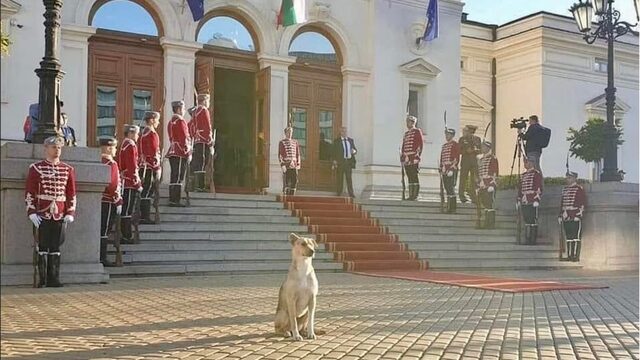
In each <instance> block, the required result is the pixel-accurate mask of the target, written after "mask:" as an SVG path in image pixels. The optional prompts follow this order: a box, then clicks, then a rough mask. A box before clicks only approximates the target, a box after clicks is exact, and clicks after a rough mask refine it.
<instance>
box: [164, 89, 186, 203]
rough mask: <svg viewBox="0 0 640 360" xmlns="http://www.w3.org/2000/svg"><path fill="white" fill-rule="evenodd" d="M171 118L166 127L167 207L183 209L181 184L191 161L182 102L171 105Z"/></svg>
mask: <svg viewBox="0 0 640 360" xmlns="http://www.w3.org/2000/svg"><path fill="white" fill-rule="evenodd" d="M171 108H172V109H173V116H172V117H171V120H169V124H168V125H167V134H168V135H169V143H170V144H171V145H169V152H168V153H167V157H169V165H170V166H171V179H170V182H169V206H178V207H184V206H185V205H184V204H182V203H180V199H181V198H182V184H183V183H184V177H185V174H186V171H187V167H188V164H189V162H190V161H191V136H190V135H189V128H188V127H187V122H186V121H185V120H184V118H183V116H184V101H182V100H178V101H174V102H172V103H171Z"/></svg>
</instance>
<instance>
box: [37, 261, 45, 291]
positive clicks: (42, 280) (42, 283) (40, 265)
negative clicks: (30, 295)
mask: <svg viewBox="0 0 640 360" xmlns="http://www.w3.org/2000/svg"><path fill="white" fill-rule="evenodd" d="M38 276H39V277H40V279H39V280H40V281H38V285H37V286H38V287H39V288H41V287H45V286H47V254H46V253H45V254H38Z"/></svg>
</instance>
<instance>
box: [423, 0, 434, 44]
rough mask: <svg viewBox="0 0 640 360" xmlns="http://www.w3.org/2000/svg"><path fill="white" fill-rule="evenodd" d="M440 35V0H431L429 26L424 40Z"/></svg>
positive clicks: (428, 8)
mask: <svg viewBox="0 0 640 360" xmlns="http://www.w3.org/2000/svg"><path fill="white" fill-rule="evenodd" d="M437 37H438V0H429V5H428V6H427V26H425V29H424V35H422V40H424V41H430V40H433V39H435V38H437Z"/></svg>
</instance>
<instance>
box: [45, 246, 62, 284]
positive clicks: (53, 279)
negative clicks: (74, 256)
mask: <svg viewBox="0 0 640 360" xmlns="http://www.w3.org/2000/svg"><path fill="white" fill-rule="evenodd" d="M47 260H48V261H47V265H48V266H47V275H48V277H47V287H62V286H63V285H62V283H61V282H60V254H59V253H58V254H49V258H48V259H47Z"/></svg>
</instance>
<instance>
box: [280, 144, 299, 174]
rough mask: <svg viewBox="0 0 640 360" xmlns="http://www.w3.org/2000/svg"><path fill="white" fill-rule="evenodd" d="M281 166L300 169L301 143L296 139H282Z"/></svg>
mask: <svg viewBox="0 0 640 360" xmlns="http://www.w3.org/2000/svg"><path fill="white" fill-rule="evenodd" d="M278 159H279V160H280V166H286V167H287V169H300V163H301V162H300V144H298V141H297V140H296V139H282V140H280V143H279V144H278Z"/></svg>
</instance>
